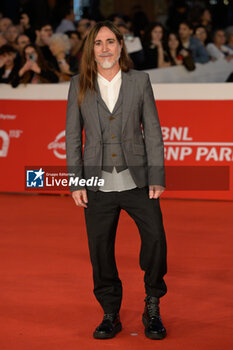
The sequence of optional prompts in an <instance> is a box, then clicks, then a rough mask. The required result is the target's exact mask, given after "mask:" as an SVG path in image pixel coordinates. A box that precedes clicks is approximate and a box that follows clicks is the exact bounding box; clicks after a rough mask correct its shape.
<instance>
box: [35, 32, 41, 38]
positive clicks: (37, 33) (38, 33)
mask: <svg viewBox="0 0 233 350" xmlns="http://www.w3.org/2000/svg"><path fill="white" fill-rule="evenodd" d="M35 33H36V37H37V38H38V36H40V31H39V30H35Z"/></svg>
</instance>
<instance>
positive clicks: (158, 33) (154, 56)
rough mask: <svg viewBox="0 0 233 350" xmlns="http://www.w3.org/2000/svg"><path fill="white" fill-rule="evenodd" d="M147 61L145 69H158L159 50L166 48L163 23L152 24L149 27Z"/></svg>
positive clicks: (146, 46)
mask: <svg viewBox="0 0 233 350" xmlns="http://www.w3.org/2000/svg"><path fill="white" fill-rule="evenodd" d="M143 48H144V55H145V61H144V64H143V69H152V68H157V67H158V49H159V48H162V49H163V48H164V28H163V26H162V24H161V23H157V22H154V23H151V24H150V26H149V27H148V29H147V31H146V33H145V38H144V43H143Z"/></svg>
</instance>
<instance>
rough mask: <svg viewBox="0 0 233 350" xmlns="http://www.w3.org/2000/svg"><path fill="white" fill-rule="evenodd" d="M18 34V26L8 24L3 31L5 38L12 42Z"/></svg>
mask: <svg viewBox="0 0 233 350" xmlns="http://www.w3.org/2000/svg"><path fill="white" fill-rule="evenodd" d="M18 35H19V30H18V28H16V27H15V26H10V27H8V29H7V30H6V33H5V38H6V39H7V40H8V41H9V42H10V43H13V42H15V40H16V38H17V36H18Z"/></svg>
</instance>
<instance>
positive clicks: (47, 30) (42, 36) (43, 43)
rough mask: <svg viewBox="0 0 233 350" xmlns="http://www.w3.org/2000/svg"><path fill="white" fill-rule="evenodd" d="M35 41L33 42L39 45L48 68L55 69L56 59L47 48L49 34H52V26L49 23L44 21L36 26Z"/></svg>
mask: <svg viewBox="0 0 233 350" xmlns="http://www.w3.org/2000/svg"><path fill="white" fill-rule="evenodd" d="M35 32H36V41H35V44H36V45H37V46H39V47H40V50H41V52H42V54H43V57H44V59H45V60H46V62H47V64H48V65H49V67H50V68H53V69H56V67H57V61H56V58H55V57H54V56H53V54H52V52H51V51H50V49H49V43H50V39H51V36H52V35H53V28H52V26H51V24H49V23H47V22H44V23H41V24H39V25H38V26H37V27H36V30H35Z"/></svg>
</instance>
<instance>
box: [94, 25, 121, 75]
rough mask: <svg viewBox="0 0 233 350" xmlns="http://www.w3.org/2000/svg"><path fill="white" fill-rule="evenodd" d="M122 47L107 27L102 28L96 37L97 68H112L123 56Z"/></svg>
mask: <svg viewBox="0 0 233 350" xmlns="http://www.w3.org/2000/svg"><path fill="white" fill-rule="evenodd" d="M121 47H122V43H121V45H120V44H119V42H118V40H117V38H116V35H115V34H114V33H113V32H112V31H111V30H110V29H109V28H107V27H102V28H101V29H100V30H99V32H98V34H97V35H96V38H95V41H94V54H95V60H96V62H97V67H98V66H100V67H102V68H104V69H110V68H112V67H113V66H114V65H115V64H116V63H117V62H118V60H119V58H120V55H121Z"/></svg>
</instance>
